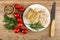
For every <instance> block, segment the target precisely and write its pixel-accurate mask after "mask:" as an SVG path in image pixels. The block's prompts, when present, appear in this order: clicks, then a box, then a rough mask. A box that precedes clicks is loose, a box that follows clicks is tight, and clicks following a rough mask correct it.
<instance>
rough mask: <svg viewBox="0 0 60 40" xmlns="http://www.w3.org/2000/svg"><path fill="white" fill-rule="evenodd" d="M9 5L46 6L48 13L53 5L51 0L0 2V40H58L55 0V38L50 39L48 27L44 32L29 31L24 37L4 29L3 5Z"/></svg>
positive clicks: (59, 14)
mask: <svg viewBox="0 0 60 40" xmlns="http://www.w3.org/2000/svg"><path fill="white" fill-rule="evenodd" d="M10 3H19V4H23V5H24V6H25V7H27V6H28V5H31V4H35V3H38V4H41V5H44V6H46V7H47V8H48V9H49V11H50V12H51V7H52V4H53V0H49V1H47V0H42V1H41V0H40V1H39V0H38V1H37V0H30V1H29V0H20V1H17V0H15V1H14V0H13V1H12V0H0V40H60V27H59V26H60V20H59V19H60V1H59V0H56V4H57V6H56V16H55V20H56V23H55V36H54V37H52V38H50V37H49V29H50V27H48V28H46V29H45V30H43V31H41V32H38V33H35V32H32V31H30V30H29V32H28V34H26V35H24V34H22V33H19V34H15V33H14V32H13V31H8V30H6V29H5V28H4V26H3V22H2V20H3V16H2V15H3V14H4V12H3V9H4V8H3V7H4V5H5V4H10Z"/></svg>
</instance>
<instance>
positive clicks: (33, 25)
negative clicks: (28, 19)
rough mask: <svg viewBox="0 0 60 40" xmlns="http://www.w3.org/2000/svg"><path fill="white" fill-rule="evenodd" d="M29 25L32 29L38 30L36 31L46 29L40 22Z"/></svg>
mask: <svg viewBox="0 0 60 40" xmlns="http://www.w3.org/2000/svg"><path fill="white" fill-rule="evenodd" d="M29 25H30V27H31V28H33V29H36V30H38V29H41V28H44V27H43V26H42V25H41V24H40V23H39V22H36V23H34V24H29Z"/></svg>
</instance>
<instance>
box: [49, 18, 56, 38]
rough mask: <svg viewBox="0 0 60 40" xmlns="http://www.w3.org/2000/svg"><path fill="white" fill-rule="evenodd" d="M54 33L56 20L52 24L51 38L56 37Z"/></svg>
mask: <svg viewBox="0 0 60 40" xmlns="http://www.w3.org/2000/svg"><path fill="white" fill-rule="evenodd" d="M54 31H55V19H53V20H52V23H51V29H50V37H53V36H54Z"/></svg>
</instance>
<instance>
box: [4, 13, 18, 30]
mask: <svg viewBox="0 0 60 40" xmlns="http://www.w3.org/2000/svg"><path fill="white" fill-rule="evenodd" d="M3 22H5V24H4V26H5V28H6V29H8V30H13V29H14V28H15V27H16V24H17V20H16V19H15V18H12V17H8V16H7V15H6V14H4V20H3Z"/></svg>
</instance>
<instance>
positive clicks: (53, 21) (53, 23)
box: [50, 2, 56, 37]
mask: <svg viewBox="0 0 60 40" xmlns="http://www.w3.org/2000/svg"><path fill="white" fill-rule="evenodd" d="M55 10H56V2H54V3H53V5H52V10H51V28H50V37H53V36H54V31H55Z"/></svg>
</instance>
